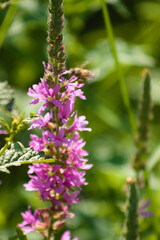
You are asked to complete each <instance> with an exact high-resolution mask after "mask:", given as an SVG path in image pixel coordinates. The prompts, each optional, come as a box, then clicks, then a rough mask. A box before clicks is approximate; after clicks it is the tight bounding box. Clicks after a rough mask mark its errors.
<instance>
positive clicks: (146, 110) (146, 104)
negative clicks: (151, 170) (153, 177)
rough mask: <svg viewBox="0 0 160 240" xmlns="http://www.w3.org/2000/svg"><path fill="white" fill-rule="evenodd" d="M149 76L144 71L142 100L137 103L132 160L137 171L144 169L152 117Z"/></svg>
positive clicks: (146, 71) (147, 72)
mask: <svg viewBox="0 0 160 240" xmlns="http://www.w3.org/2000/svg"><path fill="white" fill-rule="evenodd" d="M150 81H151V78H150V73H149V71H148V70H145V71H144V87H143V95H142V100H141V101H140V104H139V119H138V136H137V138H136V141H135V144H136V148H137V151H136V154H135V156H134V160H133V168H134V169H135V170H137V171H140V170H142V169H145V166H146V158H147V154H148V147H147V141H148V138H149V124H150V120H151V118H152V101H151V95H150V92H151V83H150Z"/></svg>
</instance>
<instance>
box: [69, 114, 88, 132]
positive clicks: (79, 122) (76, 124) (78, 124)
mask: <svg viewBox="0 0 160 240" xmlns="http://www.w3.org/2000/svg"><path fill="white" fill-rule="evenodd" d="M85 119H86V117H85V116H80V117H77V113H76V114H75V117H74V121H73V123H72V125H71V126H70V127H69V129H68V131H69V132H73V131H80V132H81V131H89V132H90V131H91V128H85V126H86V125H88V121H86V120H85Z"/></svg>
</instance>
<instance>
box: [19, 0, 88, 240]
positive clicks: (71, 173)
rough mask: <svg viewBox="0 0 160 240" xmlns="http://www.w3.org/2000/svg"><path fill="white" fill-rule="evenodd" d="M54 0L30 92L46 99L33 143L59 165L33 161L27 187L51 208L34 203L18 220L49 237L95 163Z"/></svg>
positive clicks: (59, 7)
mask: <svg viewBox="0 0 160 240" xmlns="http://www.w3.org/2000/svg"><path fill="white" fill-rule="evenodd" d="M49 2H50V3H49V20H48V23H49V32H48V42H49V46H48V64H45V63H44V62H43V65H44V71H45V74H44V77H43V78H42V79H41V82H40V83H39V84H34V85H33V87H32V88H30V89H29V91H28V95H29V96H31V97H33V98H34V100H32V101H31V102H30V104H37V103H40V102H43V105H42V106H41V107H40V108H39V110H38V116H39V118H38V119H35V120H33V121H32V122H31V124H32V125H31V127H30V128H29V129H33V128H36V127H38V128H39V129H42V137H38V136H37V135H34V134H31V135H30V138H31V141H30V146H31V147H33V149H34V150H35V151H44V153H45V154H46V155H47V156H50V157H51V158H53V159H55V165H53V164H52V165H51V164H48V163H45V162H44V163H34V164H33V165H32V166H30V167H29V171H28V175H29V177H30V180H29V182H28V183H26V184H24V186H25V188H26V190H28V191H37V192H38V193H39V196H40V198H41V199H42V201H47V202H50V207H49V208H48V209H37V210H36V211H35V212H34V214H32V213H31V210H30V207H29V208H28V211H26V212H25V213H22V217H23V219H24V221H23V222H22V223H21V224H19V226H20V227H21V228H22V229H24V230H25V233H28V232H31V231H37V232H39V233H40V234H42V235H43V236H45V237H47V238H48V239H50V238H51V237H53V236H54V233H55V232H56V231H58V230H59V229H60V228H62V227H64V226H65V223H66V219H67V218H73V217H74V214H72V213H71V212H70V210H71V207H72V205H73V204H74V203H77V202H79V201H80V198H79V194H80V191H81V190H82V186H83V185H87V182H86V179H85V177H84V176H85V170H87V169H90V168H91V167H92V164H87V161H88V160H87V159H86V156H88V153H87V152H86V151H85V150H84V149H83V147H84V146H85V142H84V141H83V139H82V138H81V137H80V134H79V132H81V131H91V129H90V128H86V126H87V124H88V121H86V118H85V116H78V114H77V111H76V110H75V109H74V108H75V101H76V99H77V97H78V98H81V99H82V100H85V99H86V97H85V96H84V93H83V91H82V90H81V89H82V87H83V86H84V83H80V82H79V79H78V78H77V77H76V76H73V75H72V74H71V70H67V71H64V68H65V67H64V66H65V53H64V47H63V45H62V29H63V9H62V2H63V1H62V0H49ZM44 111H45V113H44ZM61 240H70V232H69V231H67V232H65V233H64V234H63V236H62V238H61ZM73 240H77V238H74V239H73Z"/></svg>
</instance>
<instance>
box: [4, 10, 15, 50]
mask: <svg viewBox="0 0 160 240" xmlns="http://www.w3.org/2000/svg"><path fill="white" fill-rule="evenodd" d="M16 11H17V6H9V8H8V11H7V13H6V16H5V18H4V20H3V22H2V25H1V27H0V48H1V46H2V44H3V42H4V39H5V36H6V34H7V30H8V28H9V27H10V25H11V23H12V20H13V18H14V16H15V14H16Z"/></svg>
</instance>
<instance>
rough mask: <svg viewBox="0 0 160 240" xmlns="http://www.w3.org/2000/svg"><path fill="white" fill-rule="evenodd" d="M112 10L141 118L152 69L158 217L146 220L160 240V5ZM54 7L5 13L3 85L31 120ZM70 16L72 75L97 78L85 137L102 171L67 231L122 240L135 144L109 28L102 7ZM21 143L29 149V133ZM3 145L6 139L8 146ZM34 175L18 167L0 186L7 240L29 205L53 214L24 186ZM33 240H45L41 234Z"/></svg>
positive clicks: (72, 4)
mask: <svg viewBox="0 0 160 240" xmlns="http://www.w3.org/2000/svg"><path fill="white" fill-rule="evenodd" d="M1 2H2V1H1ZM106 3H108V9H109V13H110V17H111V21H112V25H113V30H114V34H115V39H116V46H117V49H118V55H119V58H120V62H121V64H122V70H123V73H124V76H125V81H126V85H127V90H128V94H129V97H130V101H131V105H132V109H133V112H134V114H135V116H136V117H137V109H138V99H140V93H141V91H142V76H141V72H142V70H143V69H144V68H149V69H150V70H151V76H152V99H153V103H154V108H153V115H154V118H153V120H152V124H151V133H150V136H151V138H150V140H149V147H150V156H153V155H154V154H155V152H156V154H157V155H156V162H157V164H155V166H154V168H153V172H152V174H151V176H150V182H149V184H150V187H149V188H148V189H147V191H146V193H144V197H145V198H146V199H148V198H150V199H152V205H151V210H152V211H155V216H154V217H153V218H152V219H145V220H141V239H145V240H158V239H160V228H159V221H160V208H159V199H160V183H159V179H158V176H159V170H160V164H159V158H160V157H159V156H160V145H159V144H160V143H159V135H160V94H159V92H160V66H159V65H160V28H159V26H160V14H159V13H160V1H158V0H150V1H147V0H108V1H106ZM47 4H48V1H47V0H20V1H17V3H16V4H13V5H11V6H9V7H6V8H5V9H1V10H0V26H1V27H0V81H5V80H7V81H8V82H9V84H10V85H11V86H12V87H13V88H14V89H15V96H16V105H17V109H18V111H19V112H23V111H25V112H26V116H28V115H29V113H30V111H32V112H36V107H33V106H29V101H30V98H29V97H28V96H27V94H26V93H27V89H28V88H29V87H31V85H32V84H34V83H38V81H39V78H40V77H42V76H43V71H44V70H43V65H42V61H46V62H47V51H46V48H47V44H46V37H47ZM64 8H65V29H64V43H65V45H66V51H67V67H68V68H70V67H77V66H83V64H86V66H85V67H86V68H88V69H90V70H92V71H93V73H94V74H95V78H94V79H93V80H91V81H89V82H88V83H87V84H86V86H85V94H86V96H87V101H79V100H78V101H77V107H78V110H79V114H83V115H86V116H87V119H88V121H89V122H90V124H89V125H90V127H91V128H92V132H91V133H88V132H87V133H84V134H83V135H82V136H83V137H84V139H85V141H86V142H87V144H86V149H87V150H88V152H89V163H93V164H94V167H93V168H92V169H91V170H89V171H88V172H87V181H88V182H89V184H88V186H85V187H83V192H82V193H81V199H82V201H81V202H80V203H79V204H77V205H76V206H74V207H73V212H74V213H75V214H76V216H75V218H74V220H73V221H69V223H68V227H67V228H69V229H71V230H72V233H73V236H78V237H79V239H80V240H111V239H118V237H119V235H120V234H121V232H122V228H123V222H124V214H123V204H124V203H125V199H126V192H125V188H126V187H125V179H126V177H127V176H130V175H133V171H132V169H131V160H132V155H133V153H134V152H135V147H134V140H133V136H132V133H131V130H130V126H129V123H128V116H127V113H126V109H125V107H124V104H123V101H122V96H121V92H120V88H119V82H118V77H117V71H116V69H115V64H114V59H113V56H112V52H111V49H110V44H109V41H108V38H107V34H106V30H105V27H104V21H103V14H102V10H101V1H100V0H64ZM7 13H8V14H7ZM10 22H11V24H10ZM4 23H5V24H4ZM8 26H9V27H8ZM6 30H7V31H6ZM5 31H6V34H5ZM4 36H5V39H4V41H3V37H4ZM1 43H2V44H1ZM1 114H3V113H1ZM32 132H33V131H32ZM2 137H3V136H2ZM17 139H19V140H20V141H21V142H22V143H23V144H24V145H25V146H26V147H27V146H28V141H29V132H28V131H27V129H26V130H24V131H23V132H21V133H20V134H19V135H18V136H17ZM3 142H4V140H3V139H1V144H2V143H3ZM154 156H155V155H154ZM27 169H28V167H27V166H23V167H17V168H15V167H13V168H11V169H10V170H11V174H10V175H7V174H4V173H1V175H0V179H2V181H3V184H2V185H0V237H1V236H6V235H8V236H10V235H13V234H14V228H15V225H16V224H17V223H19V222H21V221H22V218H21V216H20V213H21V212H22V211H24V210H26V209H27V205H31V206H32V208H33V209H36V208H37V207H43V206H45V204H44V203H41V201H40V200H39V199H38V197H37V195H36V193H33V192H25V189H24V187H23V184H24V183H26V182H27V181H28V176H27ZM30 237H31V239H41V238H39V236H37V235H36V236H35V235H33V234H30ZM57 239H59V236H58V235H57Z"/></svg>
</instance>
